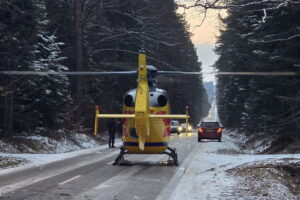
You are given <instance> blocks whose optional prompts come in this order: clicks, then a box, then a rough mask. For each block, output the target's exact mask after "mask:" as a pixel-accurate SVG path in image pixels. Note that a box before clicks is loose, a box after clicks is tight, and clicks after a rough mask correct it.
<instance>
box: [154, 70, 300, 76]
mask: <svg viewBox="0 0 300 200" xmlns="http://www.w3.org/2000/svg"><path fill="white" fill-rule="evenodd" d="M157 75H238V76H297V75H299V74H298V73H297V72H293V71H286V72H284V71H282V72H280V71H277V72H276V71H274V72H183V71H158V72H157Z"/></svg>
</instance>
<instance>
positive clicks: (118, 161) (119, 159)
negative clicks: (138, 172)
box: [113, 146, 128, 166]
mask: <svg viewBox="0 0 300 200" xmlns="http://www.w3.org/2000/svg"><path fill="white" fill-rule="evenodd" d="M127 153H128V151H127V150H126V149H125V147H123V146H121V147H120V153H119V155H118V156H117V158H116V159H115V161H114V163H113V165H114V166H115V165H118V164H119V165H128V164H126V163H127V162H126V160H125V159H124V155H125V154H127Z"/></svg>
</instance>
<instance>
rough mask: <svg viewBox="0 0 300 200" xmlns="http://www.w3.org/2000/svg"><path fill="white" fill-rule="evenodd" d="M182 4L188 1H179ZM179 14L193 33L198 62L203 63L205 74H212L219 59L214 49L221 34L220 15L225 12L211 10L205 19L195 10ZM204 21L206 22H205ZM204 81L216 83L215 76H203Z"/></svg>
mask: <svg viewBox="0 0 300 200" xmlns="http://www.w3.org/2000/svg"><path fill="white" fill-rule="evenodd" d="M177 2H178V3H179V4H180V3H186V2H187V0H177ZM178 12H179V13H181V14H184V15H185V18H186V20H187V22H188V24H189V25H190V31H191V32H192V34H193V36H192V41H193V43H194V45H195V47H196V50H197V55H198V60H199V61H200V62H202V71H203V72H212V71H214V68H213V67H212V65H213V64H214V62H215V61H216V60H217V59H218V56H217V55H216V54H215V53H214V51H213V50H214V48H215V44H216V40H217V36H218V34H219V27H220V23H219V21H218V15H219V14H221V15H224V12H223V13H222V12H220V11H215V10H210V11H208V12H207V14H206V17H205V19H204V14H203V13H201V12H200V11H197V10H195V9H186V10H183V9H178ZM203 19H204V20H203ZM203 80H204V81H215V77H214V76H213V75H203Z"/></svg>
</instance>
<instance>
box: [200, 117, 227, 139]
mask: <svg viewBox="0 0 300 200" xmlns="http://www.w3.org/2000/svg"><path fill="white" fill-rule="evenodd" d="M222 130H223V127H222V126H220V124H219V122H201V123H200V125H199V126H198V142H200V141H201V140H202V139H217V140H218V141H219V142H221V141H222Z"/></svg>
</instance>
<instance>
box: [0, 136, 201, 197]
mask: <svg viewBox="0 0 300 200" xmlns="http://www.w3.org/2000/svg"><path fill="white" fill-rule="evenodd" d="M199 145H200V144H199V143H197V140H196V135H195V134H194V135H192V134H190V135H189V136H186V135H185V134H184V135H180V136H178V135H172V136H171V140H170V143H169V146H171V147H175V148H176V149H177V152H178V157H179V166H178V167H176V166H164V165H163V161H166V160H167V159H168V156H167V155H126V159H127V160H130V161H133V163H134V165H132V166H112V161H113V160H114V158H115V157H116V156H117V154H118V152H119V150H118V149H109V148H103V149H101V150H97V151H95V152H93V153H90V154H87V155H80V156H77V157H74V158H69V159H66V160H62V161H57V162H54V163H50V164H47V165H41V166H38V167H33V168H29V169H25V170H21V171H17V172H13V173H9V174H2V175H0V180H1V181H0V194H1V196H0V199H14V200H17V199H30V200H35V199H36V200H40V199H43V200H44V199H101V200H105V199H113V200H114V199H122V200H133V199H149V200H150V199H151V200H153V199H156V198H157V199H168V198H169V196H170V195H171V193H172V191H173V190H174V188H175V186H176V184H177V183H178V182H179V180H180V179H181V176H182V175H183V172H184V170H185V168H186V166H187V165H188V164H189V163H190V161H189V157H190V154H192V153H193V151H194V150H195V149H196V148H198V146H199ZM166 188H167V189H166Z"/></svg>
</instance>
